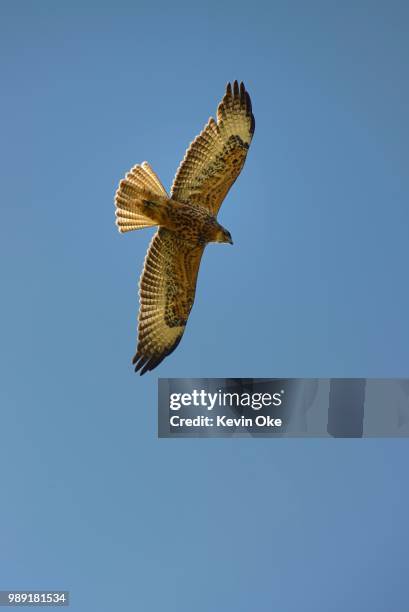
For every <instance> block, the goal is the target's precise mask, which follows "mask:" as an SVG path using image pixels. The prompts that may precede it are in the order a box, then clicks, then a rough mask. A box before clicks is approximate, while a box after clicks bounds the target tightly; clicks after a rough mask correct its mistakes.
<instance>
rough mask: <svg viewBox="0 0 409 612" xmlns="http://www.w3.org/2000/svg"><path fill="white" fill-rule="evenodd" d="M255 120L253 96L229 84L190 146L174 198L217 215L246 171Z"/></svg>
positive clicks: (180, 171)
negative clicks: (215, 109)
mask: <svg viewBox="0 0 409 612" xmlns="http://www.w3.org/2000/svg"><path fill="white" fill-rule="evenodd" d="M254 128H255V121H254V116H253V113H252V107H251V100H250V96H249V94H248V93H247V91H246V89H245V87H244V85H243V83H241V84H240V86H239V84H238V82H237V81H235V82H234V84H233V88H232V86H231V84H230V83H228V84H227V87H226V93H225V95H224V98H223V100H222V101H221V102H220V104H219V106H218V109H217V123H216V122H215V121H214V119H213V118H212V117H211V118H210V119H209V121H208V123H207V125H206V126H205V128H204V129H203V131H202V132H201V134H199V136H197V137H196V138H195V140H194V141H193V142H192V143H191V144H190V146H189V148H188V150H187V151H186V154H185V157H184V159H183V161H182V162H181V164H180V166H179V168H178V170H177V172H176V176H175V179H174V181H173V185H172V189H171V196H172V197H173V198H174V199H175V200H177V201H179V202H185V203H188V204H192V205H198V206H203V207H205V208H207V209H208V210H209V211H210V212H211V213H212V214H214V215H217V213H218V211H219V209H220V206H221V204H222V202H223V200H224V198H225V197H226V195H227V193H228V191H229V189H230V187H231V186H232V185H233V183H234V182H235V180H236V179H237V177H238V175H239V174H240V172H241V169H242V168H243V165H244V162H245V160H246V156H247V151H248V149H249V146H250V143H251V139H252V137H253V134H254Z"/></svg>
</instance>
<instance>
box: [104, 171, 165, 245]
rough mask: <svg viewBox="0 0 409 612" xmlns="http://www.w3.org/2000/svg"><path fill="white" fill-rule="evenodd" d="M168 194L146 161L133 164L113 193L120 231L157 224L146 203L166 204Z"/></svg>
mask: <svg viewBox="0 0 409 612" xmlns="http://www.w3.org/2000/svg"><path fill="white" fill-rule="evenodd" d="M167 200H168V194H167V193H166V190H165V188H164V186H163V185H162V183H161V182H160V180H159V178H158V177H157V175H156V174H155V172H154V171H153V170H152V168H151V167H150V165H149V164H148V162H143V163H142V165H137V166H134V167H133V168H132V169H131V170H130V171H129V172H128V174H127V175H126V176H125V178H124V179H122V181H121V182H120V183H119V187H118V190H117V192H116V194H115V205H116V211H115V216H116V225H117V227H118V229H119V231H120V232H121V233H124V232H130V231H132V230H137V229H143V228H144V227H152V226H154V225H157V224H158V223H157V220H154V219H153V218H152V217H151V216H148V215H147V214H146V213H147V212H149V207H148V208H147V206H146V203H147V202H151V203H154V204H166V203H167Z"/></svg>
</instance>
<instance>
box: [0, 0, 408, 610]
mask: <svg viewBox="0 0 409 612" xmlns="http://www.w3.org/2000/svg"><path fill="white" fill-rule="evenodd" d="M408 18H409V9H408V5H407V3H405V2H399V1H393V2H377V3H374V2H369V1H368V2H365V1H358V2H333V1H330V2H319V1H312V2H308V3H304V2H297V1H287V2H284V1H280V2H277V1H272V2H254V3H248V2H240V1H238V2H230V1H226V2H223V3H215V2H207V3H206V4H198V3H194V2H189V3H187V2H174V3H165V2H157V3H138V2H124V1H122V2H115V3H114V2H102V3H96V2H95V3H94V2H91V1H88V2H81V3H80V2H71V3H69V4H68V3H55V2H49V1H47V0H44V1H43V2H41V3H38V2H19V1H14V2H11V1H5V2H2V4H1V7H0V24H1V25H0V28H1V39H0V40H1V42H0V45H1V51H2V52H1V54H0V56H1V57H0V65H1V74H2V83H3V87H2V101H1V102H0V104H1V111H2V117H3V126H2V139H1V140H2V147H1V153H0V155H1V167H0V173H1V184H2V200H1V207H2V219H3V222H2V224H1V227H0V245H1V246H0V248H1V263H2V268H3V271H2V317H1V321H2V323H1V330H0V333H1V336H0V337H1V346H2V351H1V354H0V362H1V363H0V366H1V380H2V384H1V388H0V401H1V412H0V419H1V420H0V430H1V432H2V444H1V446H0V466H1V467H0V476H1V482H2V495H1V503H0V519H1V520H0V543H1V545H0V569H1V571H0V587H1V588H3V589H8V588H19V589H24V588H32V589H49V588H64V589H70V590H71V593H72V606H71V607H72V609H73V610H75V612H83V611H84V612H93V611H94V610H95V611H98V612H105V611H107V612H108V611H111V610H122V611H124V612H127V611H128V610H129V611H131V610H135V609H138V610H144V611H146V612H153V611H156V610H162V609H166V610H168V611H169V612H190V611H191V610H195V611H196V612H205V611H206V612H207V611H212V612H213V611H217V610H223V612H230V611H232V612H233V611H234V612H245V611H246V612H247V611H248V610H257V611H258V612H270V611H273V610H274V611H275V610H280V611H285V612H295V611H297V612H298V611H300V610H303V612H310V611H311V612H321V611H322V612H327V611H328V610H331V612H332V611H333V612H338V611H344V610H346V609H348V611H349V612H358V611H359V612H362V611H366V610H368V612H378V611H379V612H383V611H384V610H386V609H390V610H394V612H406V611H407V609H408V607H409V596H408V593H407V589H406V590H404V589H403V587H402V583H401V582H400V579H399V574H400V575H405V574H406V575H407V572H408V570H409V566H408V558H407V554H406V550H407V547H408V540H409V537H408V535H409V534H408V527H407V518H406V517H407V511H408V501H409V500H408V493H407V487H406V482H407V460H408V443H407V440H364V441H357V440H354V441H346V440H298V439H296V440H260V439H257V440H157V438H156V423H157V416H156V387H157V377H158V376H162V377H172V376H175V377H213V376H215V377H217V376H219V377H231V376H238V377H242V376H245V377H250V376H257V377H282V376H285V377H291V376H302V377H308V376H314V377H326V376H358V377H376V376H382V377H388V376H407V373H408V370H407V364H408V357H409V324H408V318H407V313H408V311H409V285H408V281H407V262H408V257H409V242H408V229H409V212H408V193H409V181H408V173H407V160H408V153H409V151H408V146H409V145H408V143H409V138H408V137H409V133H408V132H409V129H408V126H409V123H408V120H407V109H408V107H409V86H408V80H407V65H408V59H409V57H408V55H409V53H408V52H409V42H408V37H407V30H408ZM235 78H237V79H239V80H243V81H244V82H245V84H246V87H247V88H248V90H249V92H250V94H251V97H252V100H253V107H254V113H255V116H256V133H255V137H254V140H253V144H252V147H251V150H250V152H249V156H248V160H247V162H246V167H245V169H244V171H243V173H242V175H241V176H240V178H239V180H238V181H237V183H236V185H235V186H234V188H233V189H232V191H231V192H230V194H229V196H228V198H227V200H226V202H225V204H224V205H223V208H222V209H221V214H220V221H221V223H222V224H223V225H224V226H226V227H228V228H229V230H230V231H231V233H232V236H233V240H234V247H230V246H226V245H210V246H209V248H208V249H207V252H206V253H205V256H204V259H203V263H202V267H201V270H200V274H199V282H198V291H197V296H196V303H195V306H194V308H193V311H192V315H191V318H190V321H189V324H188V328H187V332H186V334H185V337H184V338H183V340H182V343H181V344H180V346H179V348H178V349H177V350H176V351H175V353H174V354H173V355H172V356H171V357H169V358H168V359H167V360H166V361H164V362H163V364H162V365H161V366H160V368H158V369H157V370H155V371H154V372H153V373H152V374H151V375H146V376H144V377H142V378H139V377H137V376H135V375H134V374H133V371H132V369H131V367H130V359H131V357H132V355H133V352H134V348H135V336H136V329H135V328H136V314H137V306H138V298H137V282H138V278H139V274H140V271H141V267H142V263H143V258H144V255H145V252H146V248H147V245H148V243H149V240H150V235H151V233H152V232H151V231H150V230H146V231H143V232H135V233H133V234H129V235H126V236H120V235H119V234H118V233H117V231H116V228H115V226H114V207H113V194H114V192H115V189H116V186H117V183H118V181H119V179H120V178H121V177H122V176H123V174H124V173H125V172H126V171H127V170H128V169H129V168H130V167H131V166H132V165H133V164H135V163H138V162H141V161H143V160H145V159H146V160H148V161H149V162H150V163H151V165H152V166H153V168H154V169H155V170H156V171H157V172H158V174H159V176H160V178H161V179H162V181H163V183H164V184H165V186H167V187H169V186H170V184H171V181H172V178H173V175H174V172H175V170H176V168H177V166H178V164H179V161H180V159H181V158H182V156H183V154H184V151H185V148H186V146H187V145H188V143H189V142H190V141H191V140H192V139H193V138H194V136H195V135H196V134H197V133H198V132H199V131H200V130H201V128H202V127H203V125H204V124H205V122H206V121H207V119H208V117H209V116H210V115H212V114H213V115H214V113H215V110H216V106H217V103H218V102H219V99H220V98H221V96H222V95H223V91H224V87H225V83H226V82H227V81H228V80H233V79H235Z"/></svg>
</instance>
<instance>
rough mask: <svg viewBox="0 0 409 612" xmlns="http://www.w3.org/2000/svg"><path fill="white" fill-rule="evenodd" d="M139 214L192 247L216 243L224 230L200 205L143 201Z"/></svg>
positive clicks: (170, 201) (174, 201)
mask: <svg viewBox="0 0 409 612" xmlns="http://www.w3.org/2000/svg"><path fill="white" fill-rule="evenodd" d="M140 210H141V212H142V213H143V214H144V215H145V216H146V217H148V218H149V219H151V220H152V221H155V224H157V225H159V226H160V227H165V228H166V229H168V230H170V231H172V232H176V233H177V235H178V237H179V238H180V239H181V240H184V241H185V242H187V243H189V244H190V245H192V246H205V245H206V244H208V243H209V242H218V237H219V236H220V237H222V235H223V230H224V228H223V227H222V226H221V225H220V224H219V223H218V221H217V219H216V217H215V216H214V215H212V214H211V213H209V212H208V211H207V210H206V209H205V208H204V207H202V206H200V205H196V206H192V205H191V204H184V203H183V202H177V201H176V200H172V199H171V198H169V200H168V201H167V202H166V203H165V204H161V203H155V202H149V201H144V203H143V205H142V206H141V207H140Z"/></svg>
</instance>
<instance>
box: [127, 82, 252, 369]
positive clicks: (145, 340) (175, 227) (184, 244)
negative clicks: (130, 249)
mask: <svg viewBox="0 0 409 612" xmlns="http://www.w3.org/2000/svg"><path fill="white" fill-rule="evenodd" d="M254 126H255V122H254V116H253V113H252V108H251V100H250V96H249V94H248V93H247V91H246V89H245V87H244V85H243V83H241V84H240V85H239V84H238V82H237V81H235V82H234V84H233V86H232V85H231V84H230V83H228V84H227V87H226V93H225V95H224V97H223V99H222V101H221V102H220V104H219V106H218V108H217V121H215V120H214V119H213V118H212V117H211V118H210V119H209V121H208V123H207V125H206V126H205V127H204V129H203V130H202V132H201V133H200V134H199V135H198V136H197V137H196V138H195V140H194V141H193V142H192V143H191V144H190V146H189V148H188V149H187V151H186V154H185V157H184V159H183V160H182V162H181V164H180V166H179V168H178V170H177V172H176V176H175V179H174V181H173V185H172V188H171V191H170V196H169V195H168V194H167V193H166V190H165V188H164V187H163V185H162V183H161V182H160V180H159V178H158V176H157V175H156V174H155V172H154V171H153V170H152V168H151V167H150V165H149V164H148V163H147V162H143V163H142V164H141V165H136V166H134V167H133V168H132V169H131V170H130V172H128V173H127V174H126V176H125V178H124V179H122V180H121V182H120V183H119V187H118V190H117V192H116V194H115V205H116V211H115V215H116V225H117V227H118V229H119V231H120V232H121V233H123V232H129V231H132V230H137V229H142V228H144V227H152V226H157V227H158V230H157V232H156V234H155V235H154V237H153V239H152V241H151V243H150V246H149V248H148V252H147V254H146V258H145V264H144V267H143V272H142V275H141V278H140V282H139V297H140V310H139V324H138V344H137V349H136V354H135V356H134V358H133V360H132V363H133V364H134V366H135V372H137V371H138V370H140V374H141V375H142V374H144V373H145V372H147V371H149V370H153V369H154V368H156V366H157V365H159V364H160V363H161V361H162V360H163V359H164V358H165V357H167V356H168V355H169V354H170V353H171V352H172V351H174V350H175V348H176V347H177V345H178V344H179V342H180V340H181V339H182V336H183V333H184V331H185V327H186V323H187V320H188V317H189V313H190V310H191V308H192V306H193V302H194V299H195V291H196V281H197V275H198V271H199V266H200V261H201V259H202V255H203V251H204V249H205V247H206V245H207V244H208V243H209V242H227V243H230V244H233V241H232V238H231V235H230V232H229V231H228V230H227V229H225V228H224V227H223V226H222V225H220V223H219V222H218V221H217V214H218V212H219V209H220V206H221V204H222V202H223V200H224V198H225V197H226V195H227V193H228V191H229V189H230V187H231V186H232V185H233V183H234V182H235V180H236V179H237V177H238V175H239V174H240V172H241V169H242V168H243V165H244V162H245V160H246V156H247V152H248V149H249V146H250V142H251V139H252V137H253V133H254Z"/></svg>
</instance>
